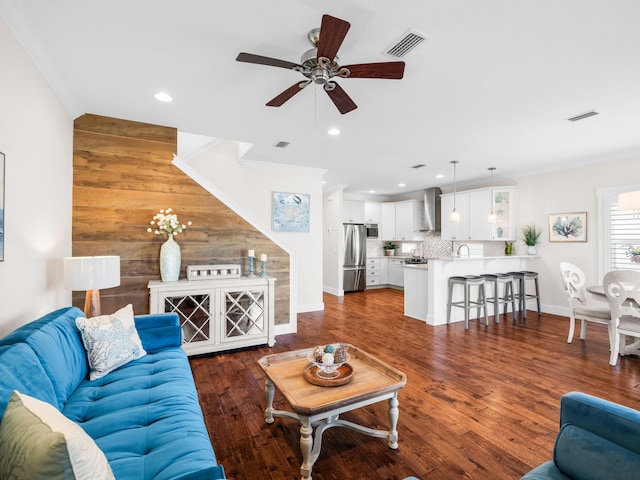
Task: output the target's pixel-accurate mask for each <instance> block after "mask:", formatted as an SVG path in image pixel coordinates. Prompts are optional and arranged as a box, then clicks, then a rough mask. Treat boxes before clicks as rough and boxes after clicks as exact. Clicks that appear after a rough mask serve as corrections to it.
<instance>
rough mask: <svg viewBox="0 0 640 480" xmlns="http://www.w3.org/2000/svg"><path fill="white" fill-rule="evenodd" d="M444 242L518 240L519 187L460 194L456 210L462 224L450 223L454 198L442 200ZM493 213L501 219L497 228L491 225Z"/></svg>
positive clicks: (481, 189) (495, 188)
mask: <svg viewBox="0 0 640 480" xmlns="http://www.w3.org/2000/svg"><path fill="white" fill-rule="evenodd" d="M441 200H442V201H441V203H440V204H441V209H442V210H441V213H442V233H441V238H442V239H443V240H457V241H460V242H464V241H467V240H476V241H486V240H509V241H513V240H515V239H516V236H517V231H516V222H515V213H516V187H493V188H479V189H476V190H467V191H462V192H458V193H457V194H456V210H457V211H458V213H459V214H460V222H459V223H451V222H450V221H449V213H450V212H451V210H452V209H453V194H452V193H449V194H446V195H442V197H441ZM492 201H493V210H494V212H495V213H496V215H497V217H498V222H497V223H496V224H494V225H492V224H489V223H488V222H487V217H488V216H489V212H490V211H491V204H492Z"/></svg>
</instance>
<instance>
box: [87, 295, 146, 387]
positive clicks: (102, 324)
mask: <svg viewBox="0 0 640 480" xmlns="http://www.w3.org/2000/svg"><path fill="white" fill-rule="evenodd" d="M76 326H77V327H78V328H79V329H80V332H81V333H82V342H83V343H84V348H85V349H86V350H87V357H88V359H89V367H90V368H91V372H90V374H89V378H90V379H91V380H95V379H97V378H101V377H104V376H105V375H106V374H108V373H109V372H112V371H114V370H115V369H116V368H118V367H121V366H122V365H124V364H126V363H129V362H130V361H131V360H135V359H137V358H140V357H144V356H145V355H146V354H147V352H146V351H145V349H144V348H143V347H142V342H141V341H140V336H139V335H138V331H137V330H136V324H135V322H134V320H133V306H132V305H131V304H129V305H127V306H126V307H124V308H121V309H120V310H118V311H117V312H116V313H114V314H113V315H101V316H99V317H92V318H84V317H78V318H77V319H76Z"/></svg>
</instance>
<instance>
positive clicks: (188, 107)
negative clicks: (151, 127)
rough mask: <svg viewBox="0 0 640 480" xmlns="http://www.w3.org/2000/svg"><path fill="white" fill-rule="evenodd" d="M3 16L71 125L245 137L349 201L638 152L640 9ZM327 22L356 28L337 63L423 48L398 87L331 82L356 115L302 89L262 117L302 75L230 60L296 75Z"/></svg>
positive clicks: (180, 4) (262, 7)
mask: <svg viewBox="0 0 640 480" xmlns="http://www.w3.org/2000/svg"><path fill="white" fill-rule="evenodd" d="M0 12H1V13H2V14H3V16H4V17H5V19H6V20H7V21H8V22H9V23H10V25H11V26H12V27H13V28H14V30H15V31H16V33H17V35H18V37H19V38H20V39H21V41H22V42H23V44H24V45H25V47H26V48H27V50H28V51H29V52H30V54H31V55H32V57H33V58H34V60H35V61H36V63H37V64H38V65H39V67H40V69H41V70H42V71H43V72H44V74H45V76H46V77H47V78H48V79H49V81H50V82H51V84H52V86H53V88H54V89H55V90H56V91H57V92H58V94H59V95H60V97H61V98H62V100H63V102H64V103H65V105H66V106H67V108H69V110H70V111H71V112H72V114H73V115H74V116H78V115H81V114H83V113H93V114H98V115H106V116H112V117H117V118H122V119H129V120H136V121H141V122H148V123H153V124H159V125H167V126H172V127H176V128H178V129H179V130H181V131H184V132H189V133H194V134H198V135H205V136H210V137H215V138H224V139H232V140H238V141H242V142H248V143H251V144H253V147H252V148H251V149H250V150H249V151H248V153H247V154H246V155H245V159H248V160H253V161H265V162H272V163H273V162H275V163H282V164H291V165H301V166H308V167H316V168H321V169H326V170H327V173H326V175H325V179H326V182H327V184H326V186H327V187H329V186H332V185H335V184H346V185H348V187H347V188H346V191H347V192H352V193H366V192H368V191H369V190H375V191H376V193H379V194H396V193H400V192H402V191H414V190H418V189H421V188H425V187H429V186H437V185H438V186H443V185H448V184H450V183H451V182H452V166H451V165H450V163H449V162H450V161H452V160H458V161H459V162H460V163H459V165H458V181H460V182H464V181H466V180H471V179H474V178H475V179H477V178H481V177H484V178H487V177H489V172H488V170H487V168H488V167H493V166H495V167H497V170H496V171H495V175H496V178H499V177H501V176H502V177H511V178H516V177H518V176H520V175H524V174H529V173H531V172H542V171H552V170H554V169H557V168H559V167H562V166H565V165H566V166H569V165H576V164H579V163H589V162H600V161H607V160H613V159H616V158H622V157H628V156H636V157H639V158H640V60H639V59H640V53H639V47H640V1H638V0H562V1H559V0H528V1H526V0H482V1H480V0H405V1H400V2H382V1H380V0H351V1H341V2H338V1H318V0H314V1H311V0H277V1H264V0H235V1H226V2H215V1H211V0H173V1H170V0H135V1H131V0H110V1H97V0H56V1H50V0H0ZM324 13H328V14H330V15H333V16H336V17H338V18H341V19H344V20H347V21H349V22H350V23H351V29H350V31H349V33H348V34H347V37H346V39H345V41H344V43H343V44H342V47H341V48H340V50H339V52H338V56H339V58H340V64H342V65H346V64H351V63H366V62H384V61H391V60H393V59H391V58H388V57H385V56H384V55H382V52H383V50H385V48H387V47H388V46H390V45H391V44H392V43H393V42H394V41H395V40H397V39H398V37H400V36H401V35H402V34H403V33H405V32H406V31H407V30H408V29H414V30H417V31H419V32H422V33H424V34H426V35H428V36H429V37H430V38H429V40H428V41H426V42H423V43H422V44H421V45H420V46H418V47H417V48H416V49H415V50H414V51H413V52H411V53H409V54H408V55H407V56H406V57H405V59H404V60H405V61H406V69H405V76H404V79H402V80H373V79H341V80H339V81H338V82H339V83H340V85H341V86H342V87H343V88H344V90H345V91H346V92H347V93H348V94H349V95H350V96H351V98H352V99H353V100H354V101H355V103H356V104H357V105H358V108H357V109H356V110H354V111H353V112H351V113H348V114H346V115H340V113H339V112H338V111H337V110H336V108H335V106H334V105H333V103H332V102H331V101H330V99H329V98H328V96H327V95H326V93H325V92H324V91H322V90H320V89H319V88H317V87H315V86H313V85H312V86H309V87H307V88H306V89H305V90H303V91H302V92H300V93H299V94H297V95H296V96H295V97H293V98H292V99H291V100H290V101H289V102H287V103H285V105H284V106H282V107H280V108H273V107H267V106H265V103H266V102H267V101H269V100H270V99H272V98H273V97H275V96H276V95H277V94H279V93H280V92H281V91H283V90H285V89H286V88H288V87H290V86H291V85H293V84H294V83H295V82H296V81H298V80H301V79H303V77H302V75H300V74H299V73H296V72H293V71H290V70H285V69H282V68H274V67H268V66H263V65H253V64H247V63H239V62H236V61H235V58H236V56H237V54H238V53H239V52H249V53H255V54H258V55H264V56H269V57H275V58H279V59H283V60H287V61H292V62H296V63H297V62H299V61H300V55H301V54H302V53H303V52H304V51H306V50H307V49H308V48H310V44H309V43H308V41H307V38H306V36H307V32H308V31H309V30H310V29H311V28H314V27H319V26H320V20H321V17H322V14H324ZM160 90H161V91H166V92H168V93H169V94H171V95H172V96H173V98H174V101H173V102H172V103H170V104H166V103H160V102H158V101H156V100H155V99H154V98H153V94H154V93H155V92H157V91H160ZM591 109H596V110H597V111H598V112H600V115H599V116H596V117H592V118H588V119H586V120H583V121H580V122H575V123H573V122H569V121H567V120H566V118H568V117H571V116H573V115H575V114H579V113H583V112H585V111H588V110H591ZM333 126H336V127H338V128H339V129H340V130H341V131H342V134H341V135H340V136H337V137H330V136H328V135H327V134H326V131H327V129H328V128H329V127H333ZM279 141H286V142H290V143H291V144H290V146H289V147H288V148H285V149H279V148H275V147H274V145H275V144H276V143H277V142H279ZM420 163H422V164H426V165H428V166H427V167H425V168H422V169H419V170H413V169H411V168H410V167H411V166H413V165H415V164H420ZM440 173H441V174H444V175H445V177H444V178H442V179H436V178H435V176H436V174H440ZM400 182H403V183H406V187H404V188H400V187H398V186H397V184H398V183H400Z"/></svg>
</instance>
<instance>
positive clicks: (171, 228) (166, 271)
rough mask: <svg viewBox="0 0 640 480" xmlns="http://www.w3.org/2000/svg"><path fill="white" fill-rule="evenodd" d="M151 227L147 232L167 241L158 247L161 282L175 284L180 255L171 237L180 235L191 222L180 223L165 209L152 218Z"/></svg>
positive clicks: (176, 217)
mask: <svg viewBox="0 0 640 480" xmlns="http://www.w3.org/2000/svg"><path fill="white" fill-rule="evenodd" d="M151 225H152V226H151V227H149V228H147V232H149V233H154V234H156V235H162V236H167V241H166V242H164V243H163V244H162V247H160V278H161V279H162V281H163V282H176V281H177V280H178V278H179V277H180V264H181V263H182V255H181V253H180V245H178V243H177V242H176V241H175V240H174V238H173V237H174V236H175V235H177V234H179V233H182V232H183V231H184V230H185V229H186V228H187V225H191V222H187V223H186V225H185V224H184V223H180V222H179V221H178V215H176V214H175V213H173V209H171V208H167V209H166V210H160V212H159V213H156V214H155V215H154V216H153V219H152V220H151Z"/></svg>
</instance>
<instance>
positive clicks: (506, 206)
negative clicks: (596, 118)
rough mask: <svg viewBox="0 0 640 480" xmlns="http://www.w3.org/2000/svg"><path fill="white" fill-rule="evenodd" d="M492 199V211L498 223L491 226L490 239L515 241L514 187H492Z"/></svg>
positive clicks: (516, 227) (516, 229)
mask: <svg viewBox="0 0 640 480" xmlns="http://www.w3.org/2000/svg"><path fill="white" fill-rule="evenodd" d="M492 197H493V211H494V212H495V214H496V217H497V219H498V221H497V222H496V223H495V224H494V225H491V239H492V240H506V241H515V240H516V237H517V235H518V226H517V225H516V208H515V207H516V187H493V188H492Z"/></svg>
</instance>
